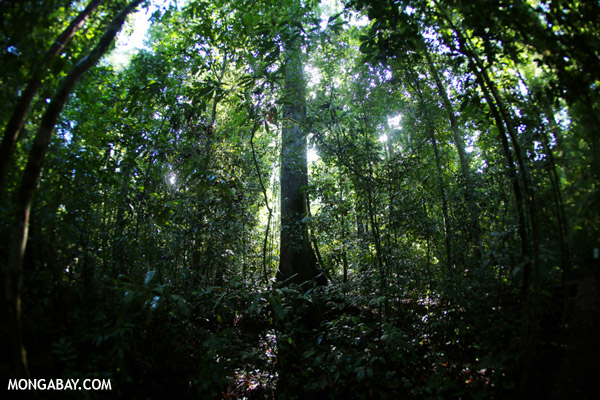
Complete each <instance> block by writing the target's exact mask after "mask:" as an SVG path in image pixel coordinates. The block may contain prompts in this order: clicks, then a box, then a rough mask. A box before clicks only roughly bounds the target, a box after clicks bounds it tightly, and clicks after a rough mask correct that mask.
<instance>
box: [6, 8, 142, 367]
mask: <svg viewBox="0 0 600 400" xmlns="http://www.w3.org/2000/svg"><path fill="white" fill-rule="evenodd" d="M142 1H144V0H133V1H132V2H131V3H129V4H128V5H127V6H126V7H125V8H123V10H121V12H119V14H117V15H116V16H115V18H114V19H113V20H112V21H111V23H110V24H109V25H108V27H107V28H106V31H105V32H104V34H103V35H102V37H101V38H100V41H99V43H98V44H97V45H96V47H95V48H94V49H93V50H92V51H91V52H90V53H89V54H88V55H86V56H85V57H83V58H82V59H81V60H80V61H78V62H77V63H76V64H75V65H74V66H73V68H72V69H71V71H70V72H69V74H68V75H67V76H66V77H65V78H64V79H63V81H62V82H61V84H60V86H59V88H58V90H57V92H56V94H55V95H54V97H53V98H52V101H51V102H50V104H49V105H48V108H47V110H46V112H45V113H44V116H43V118H42V122H41V124H40V127H39V129H38V131H37V134H36V137H35V140H34V143H33V147H32V148H31V151H30V153H29V159H28V161H27V166H26V167H25V172H24V174H23V178H22V180H21V184H20V186H19V189H18V191H17V193H16V201H15V216H14V224H13V234H12V242H11V248H10V255H9V260H8V267H7V271H6V280H5V282H6V304H7V307H8V315H9V322H8V323H9V330H10V332H11V353H12V355H13V362H14V370H15V371H16V374H17V375H19V376H27V375H28V374H29V373H28V366H27V357H26V353H25V347H24V344H23V337H22V331H21V298H20V293H19V292H20V286H21V281H22V268H23V256H24V254H25V247H26V244H27V233H28V232H27V231H28V225H29V214H30V211H31V203H32V198H33V194H34V192H35V188H36V186H37V183H38V181H39V178H40V175H41V171H42V167H43V163H44V158H45V156H46V153H47V151H48V146H49V145H50V139H51V137H52V131H53V130H54V126H55V124H56V121H57V120H58V117H59V115H60V113H61V112H62V110H63V108H64V106H65V104H66V102H67V99H68V97H69V95H70V94H71V92H72V91H73V88H74V87H75V84H76V83H77V81H78V80H79V78H81V76H82V75H83V74H84V73H85V72H86V71H88V70H89V69H90V68H91V67H92V66H94V65H95V64H96V63H97V62H98V61H99V60H100V58H101V57H102V56H103V55H104V54H105V53H106V52H107V51H108V49H109V48H110V46H111V44H112V43H113V41H114V38H115V36H116V35H117V33H118V32H119V30H120V29H121V27H122V26H123V23H124V22H125V19H126V18H127V16H128V15H129V14H130V13H131V12H132V11H133V10H134V9H135V8H136V7H137V6H138V5H139V4H140V3H142Z"/></svg>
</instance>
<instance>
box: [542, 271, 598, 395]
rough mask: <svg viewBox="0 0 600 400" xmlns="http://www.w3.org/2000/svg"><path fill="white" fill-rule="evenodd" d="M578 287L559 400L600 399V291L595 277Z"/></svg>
mask: <svg viewBox="0 0 600 400" xmlns="http://www.w3.org/2000/svg"><path fill="white" fill-rule="evenodd" d="M575 283H577V295H576V296H575V297H574V298H573V299H572V300H570V301H573V304H572V307H573V313H572V318H571V319H570V320H569V322H568V332H569V339H568V342H567V343H568V345H567V349H566V352H565V356H564V359H563V362H562V365H561V366H560V371H559V374H558V379H557V381H556V384H555V387H554V396H553V398H554V399H555V400H563V399H564V400H567V399H568V400H574V399H577V400H586V399H587V400H592V399H597V398H599V396H600V291H599V284H598V281H597V280H596V279H595V278H594V277H593V276H591V275H590V276H587V277H584V278H582V279H580V280H578V281H576V282H575Z"/></svg>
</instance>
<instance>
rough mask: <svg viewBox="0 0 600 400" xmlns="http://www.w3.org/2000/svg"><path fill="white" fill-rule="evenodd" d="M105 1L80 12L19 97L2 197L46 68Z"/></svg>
mask: <svg viewBox="0 0 600 400" xmlns="http://www.w3.org/2000/svg"><path fill="white" fill-rule="evenodd" d="M103 1H104V0H92V1H90V3H89V4H88V6H87V7H86V8H85V9H84V10H83V11H82V12H80V13H79V15H77V17H75V19H73V21H71V23H70V24H69V26H68V27H67V28H66V29H65V30H64V31H63V32H62V33H61V34H60V35H58V37H57V38H56V40H55V41H54V43H52V45H51V46H50V48H49V49H48V51H47V52H46V54H45V55H44V57H43V58H42V60H41V61H40V64H39V65H38V67H37V68H36V69H35V70H34V72H33V75H32V77H31V79H30V80H29V82H28V83H27V87H26V88H25V90H24V91H23V94H21V97H19V100H18V102H17V105H16V107H15V109H14V110H13V113H12V116H11V117H10V120H9V121H8V124H7V125H6V129H5V130H4V137H3V139H2V144H1V145H0V195H1V193H2V188H3V187H4V180H5V179H6V174H7V172H8V165H9V163H10V158H11V157H12V153H13V151H14V148H15V144H16V143H17V139H18V138H19V132H20V131H21V127H22V126H23V122H24V120H25V116H26V115H27V111H28V110H29V106H30V105H31V102H32V101H33V98H34V96H35V94H36V92H37V91H38V89H39V88H40V86H41V84H42V80H43V78H44V76H45V72H46V71H45V70H46V68H47V67H48V66H49V64H50V62H51V61H52V60H53V59H54V58H55V57H56V56H58V55H59V54H60V52H61V51H62V49H64V48H65V46H66V45H67V44H68V43H69V42H70V41H71V39H72V38H73V36H75V33H76V32H77V31H78V30H79V29H80V28H81V27H82V26H83V24H84V23H85V21H86V20H87V19H88V18H89V17H90V16H91V15H92V13H93V12H94V11H95V10H96V8H98V6H99V5H100V4H101V3H102V2H103Z"/></svg>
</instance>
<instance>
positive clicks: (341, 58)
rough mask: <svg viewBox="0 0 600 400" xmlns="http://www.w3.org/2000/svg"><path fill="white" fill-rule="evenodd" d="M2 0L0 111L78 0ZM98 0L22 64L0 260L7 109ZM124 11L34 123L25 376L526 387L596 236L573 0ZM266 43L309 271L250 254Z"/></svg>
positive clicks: (442, 390)
mask: <svg viewBox="0 0 600 400" xmlns="http://www.w3.org/2000/svg"><path fill="white" fill-rule="evenodd" d="M6 3H7V2H0V15H1V18H2V19H1V20H0V26H1V29H2V31H1V32H0V42H2V49H3V52H2V54H0V62H1V63H2V65H3V66H4V68H3V69H2V71H0V85H1V86H2V92H1V94H0V96H1V99H2V100H4V101H3V104H5V105H6V106H5V107H4V108H3V110H2V111H0V119H1V121H2V124H1V125H0V126H1V127H2V128H4V127H5V125H6V123H7V120H8V119H9V118H10V115H11V113H12V111H13V107H14V106H15V104H16V101H17V99H18V97H19V94H20V91H21V90H22V89H23V87H24V86H25V85H26V83H27V82H28V80H29V78H30V77H31V74H32V73H33V72H34V71H35V68H36V65H37V63H38V62H39V60H40V59H41V58H42V55H43V54H44V51H45V50H46V49H47V48H48V45H49V44H51V41H52V40H54V38H55V37H56V36H57V35H58V34H59V33H60V32H61V31H62V30H63V29H64V27H65V26H66V25H67V24H68V23H69V21H70V20H71V19H72V18H73V17H74V16H75V15H77V13H78V11H81V9H82V8H83V7H85V4H84V3H85V2H82V1H49V2H44V6H39V4H37V3H39V2H32V1H23V2H17V3H18V4H16V3H15V6H14V7H15V8H14V10H11V11H10V12H9V11H7V8H6V7H7V6H6V5H5V4H6ZM34 3H35V4H34ZM46 3H47V4H46ZM125 3H126V2H103V4H102V5H101V6H100V8H99V9H98V11H97V13H95V14H94V15H93V16H92V17H91V18H90V20H89V22H88V23H87V24H86V25H85V27H83V28H82V30H81V31H80V32H78V34H77V35H76V36H75V37H74V38H73V41H72V43H70V44H69V45H68V46H67V47H66V48H65V50H64V53H62V54H61V55H60V57H58V59H57V60H55V61H54V62H53V63H52V64H51V65H50V66H48V68H47V71H45V73H44V76H45V78H44V79H43V81H42V84H41V87H40V90H39V92H38V94H37V95H36V97H35V98H34V102H33V103H32V107H31V109H30V111H29V113H28V115H27V119H26V122H25V125H24V128H23V134H22V135H21V137H20V138H19V142H18V146H17V148H16V151H15V154H14V156H13V160H12V162H11V164H10V170H9V174H8V176H7V179H6V184H5V186H4V189H3V192H2V193H0V196H1V197H0V215H1V219H0V220H1V221H2V222H1V225H0V228H1V230H0V269H1V270H2V272H3V276H4V275H6V274H5V272H6V268H7V265H8V257H9V256H8V255H9V250H10V245H11V243H10V242H11V239H10V237H11V231H12V229H13V226H12V221H13V213H14V209H15V207H16V203H15V201H16V200H15V199H14V194H15V191H16V188H17V187H18V186H19V184H20V182H21V179H23V178H22V175H23V169H24V166H25V164H26V163H27V159H28V156H29V152H30V147H31V145H32V138H31V134H30V132H32V131H35V130H36V129H37V127H38V126H39V125H40V123H41V119H42V115H43V114H44V112H45V109H46V107H47V100H46V99H49V98H52V97H53V96H54V94H55V93H54V92H55V91H56V88H57V87H58V84H59V81H60V80H61V78H63V77H64V76H65V75H66V74H67V73H68V71H69V70H70V69H71V67H72V66H73V64H74V63H75V62H76V61H77V60H78V59H80V58H81V57H83V55H84V54H86V53H87V51H88V50H89V49H90V48H91V47H93V45H94V44H95V43H96V41H97V39H98V38H99V36H100V35H101V34H102V32H103V31H104V29H105V28H106V25H107V24H108V22H109V21H110V20H111V18H112V17H113V16H114V14H115V12H117V10H120V9H121V8H122V7H123V5H124V4H125ZM153 3H154V2H148V4H153ZM161 4H162V3H161ZM149 9H150V10H151V11H147V10H144V11H141V12H147V15H148V17H149V18H150V21H151V27H150V29H149V31H148V33H147V38H146V45H145V46H144V48H142V49H140V50H138V51H136V52H135V54H133V55H132V57H131V59H129V60H128V61H127V62H124V63H123V64H122V65H113V64H111V61H110V60H111V59H114V57H112V58H111V57H107V58H105V59H104V61H103V62H101V63H100V64H99V65H97V66H96V67H94V68H93V69H91V70H90V71H89V73H87V74H86V75H84V76H83V77H82V79H81V81H80V83H79V84H78V85H77V86H76V87H75V89H74V92H73V95H72V96H71V97H70V98H69V101H68V103H67V104H66V107H65V109H64V111H63V112H62V113H61V115H60V118H59V120H58V122H57V124H56V126H55V129H54V136H53V138H52V141H51V144H50V149H49V151H48V155H47V157H46V159H45V162H44V170H43V174H42V177H41V180H40V183H39V186H38V188H37V191H36V195H35V199H34V200H35V201H34V205H33V207H32V211H31V218H30V224H29V241H28V243H27V247H26V252H25V258H24V269H23V270H24V272H23V284H22V295H21V297H22V310H23V335H24V343H25V345H26V348H27V354H28V359H29V362H30V370H31V376H32V377H33V378H56V377H61V378H63V379H67V378H90V377H94V378H110V379H111V380H112V387H113V391H112V393H110V394H109V397H125V396H127V397H132V398H162V397H165V396H176V397H180V398H199V397H200V398H229V399H233V398H307V397H308V398H349V399H353V398H356V399H360V398H365V399H366V398H407V399H445V398H473V399H481V398H512V397H514V396H517V395H521V396H525V397H526V394H527V395H530V397H532V398H533V397H536V395H539V397H550V396H551V390H552V388H537V389H535V390H538V392H535V393H529V392H527V391H526V389H523V388H524V387H525V388H526V387H527V382H528V379H529V380H535V376H533V378H532V375H535V373H536V372H535V371H536V367H538V368H537V369H539V370H540V371H542V372H540V373H546V372H547V371H546V370H543V369H540V368H539V367H540V365H539V363H536V362H538V361H537V360H538V359H536V357H538V356H539V354H541V349H545V348H546V347H544V346H547V345H548V343H558V344H559V345H560V344H561V343H563V342H564V340H565V337H564V336H561V333H560V332H561V328H560V327H562V326H564V324H565V322H566V321H565V320H564V318H566V317H567V314H566V311H565V312H563V311H562V310H567V307H566V303H564V302H563V301H564V300H565V299H566V294H565V292H564V287H565V285H566V282H568V281H569V280H571V279H575V278H577V277H580V276H583V275H585V274H587V273H589V272H592V268H593V266H594V264H593V260H592V254H593V250H592V249H593V248H598V247H600V244H599V243H598V237H600V236H599V232H598V229H599V228H598V227H599V226H600V220H599V215H600V213H599V210H600V204H599V203H598V199H600V196H599V195H598V194H599V193H598V190H599V188H598V182H600V180H599V179H598V171H600V150H599V149H600V147H599V146H598V134H597V132H598V128H599V126H600V124H599V122H598V117H597V115H600V113H599V112H598V107H599V102H598V95H599V94H598V87H599V83H600V82H598V76H600V75H599V74H598V73H597V72H598V52H599V50H598V48H599V45H598V43H599V42H598V35H599V32H598V26H600V25H599V24H598V18H599V16H600V10H599V9H598V6H597V4H595V2H584V1H570V2H567V1H558V0H557V1H555V0H553V1H525V0H522V1H512V2H506V1H492V0H489V1H488V0H486V1H479V2H469V1H457V0H434V1H422V0H398V1H396V0H395V1H392V0H389V1H387V0H386V1H379V0H378V1H371V0H352V1H348V2H347V4H341V3H336V2H327V4H325V2H323V4H319V3H318V2H316V1H312V0H311V1H297V0H285V1H272V0H260V1H246V0H235V1H221V0H217V1H204V0H189V1H187V2H181V1H179V2H176V1H171V2H165V3H164V4H162V6H161V7H158V6H157V5H156V4H153V5H152V6H151V7H150V8H149ZM292 43H300V44H301V45H300V46H299V47H298V48H299V49H301V51H297V52H296V53H295V55H296V56H297V57H300V59H299V60H297V61H302V63H303V64H304V73H305V75H306V78H307V79H306V81H307V82H306V93H307V95H306V109H307V112H306V115H307V117H306V120H305V121H303V122H302V126H301V128H302V130H303V132H306V133H307V136H308V147H307V149H308V155H309V156H308V173H309V180H308V185H306V186H303V187H302V188H301V189H300V190H301V192H302V195H303V196H304V195H307V196H308V199H309V200H310V202H309V207H308V208H309V209H307V210H306V215H305V217H304V218H303V220H302V221H300V223H299V225H302V226H306V227H308V236H309V239H310V244H311V246H312V250H313V252H314V253H315V258H316V263H317V264H318V267H319V269H320V271H322V272H323V275H324V276H326V277H327V279H328V280H329V284H328V285H327V286H324V287H317V286H315V287H313V286H311V285H310V284H305V285H301V286H299V285H296V284H293V283H292V282H293V279H292V280H290V281H287V282H280V281H276V278H275V277H276V275H277V268H278V265H279V261H280V252H279V251H280V248H281V244H280V243H279V232H280V229H281V227H280V222H279V221H280V213H281V203H282V199H281V195H280V184H279V179H280V169H281V168H280V166H281V160H280V148H281V132H282V126H283V124H286V123H291V122H296V123H297V122H299V121H288V120H287V119H289V118H286V116H285V115H284V112H283V111H284V108H285V106H286V105H288V104H287V103H286V100H285V99H286V96H285V93H284V85H285V77H286V65H288V61H289V60H288V59H287V57H289V55H290V54H291V53H290V52H288V51H286V50H287V49H289V47H290V45H291V44H292ZM115 51H116V52H117V53H118V52H119V51H120V49H119V48H117V49H116V50H115ZM113 56H114V54H113ZM296 83H298V82H296ZM271 214H272V215H271ZM267 225H268V227H267ZM311 261H314V260H311ZM3 279H6V278H5V277H3ZM2 283H4V282H2ZM2 286H3V287H4V286H5V285H4V284H3V285H2ZM561 286H562V287H563V288H562V289H560V287H561ZM557 310H561V311H560V312H559V311H557ZM2 312H3V314H2V316H3V317H6V315H5V313H6V310H4V308H3V311H2ZM557 314H561V315H560V316H558V315H557ZM546 328H547V329H546ZM10 334H11V331H10V329H9V327H8V326H6V327H2V328H0V337H1V338H2V339H3V340H5V341H7V340H8V338H9V337H10ZM542 338H543V339H544V341H542ZM553 351H554V350H553ZM557 351H558V350H557ZM290 354H291V355H292V356H290ZM553 354H554V353H553ZM559 361H560V357H559ZM546 367H547V366H546ZM11 368H12V366H11V364H10V361H9V360H6V361H5V360H2V364H1V365H0V371H1V372H2V376H7V377H8V376H11ZM548 368H549V367H548ZM548 374H549V376H550V375H551V374H550V373H549V372H548ZM299 388H300V389H299ZM64 394H65V393H61V395H64ZM68 395H69V396H72V397H76V396H81V395H82V393H81V392H76V393H69V394H68ZM102 395H103V394H98V393H93V392H88V393H85V394H84V396H87V397H88V398H96V397H100V396H102Z"/></svg>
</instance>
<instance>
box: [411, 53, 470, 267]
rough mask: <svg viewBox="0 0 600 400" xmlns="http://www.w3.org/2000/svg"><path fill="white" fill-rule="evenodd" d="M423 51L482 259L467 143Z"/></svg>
mask: <svg viewBox="0 0 600 400" xmlns="http://www.w3.org/2000/svg"><path fill="white" fill-rule="evenodd" d="M423 49H424V50H423V51H424V54H425V58H426V60H427V65H428V68H429V73H430V74H431V76H432V77H433V81H434V82H435V86H436V88H437V90H438V94H439V96H440V98H441V100H442V104H443V105H444V108H445V109H446V113H447V115H448V120H449V121H450V129H451V130H452V137H453V139H454V145H455V146H456V152H457V153H458V159H459V161H460V172H461V175H462V178H463V181H464V183H465V190H464V198H465V202H466V203H467V205H468V206H469V216H470V224H471V227H470V231H471V234H472V240H473V244H474V245H475V257H476V259H480V258H481V251H482V248H481V247H482V243H481V225H480V223H479V206H478V204H477V201H476V199H475V196H474V194H473V193H474V190H475V187H474V186H475V185H474V183H473V179H472V176H471V167H470V164H469V158H468V157H467V152H466V151H465V143H464V139H463V136H462V134H461V133H460V129H459V127H458V121H457V117H456V114H455V112H454V107H453V106H452V103H451V102H450V98H449V97H448V91H447V90H446V88H445V87H444V85H443V84H442V80H441V78H440V75H439V73H438V70H437V69H436V67H435V65H434V63H433V60H432V58H431V54H429V51H428V50H427V48H426V47H425V46H423Z"/></svg>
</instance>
